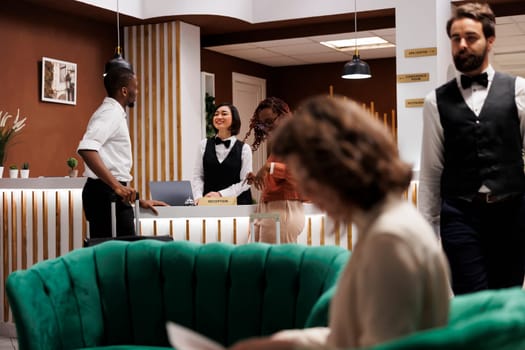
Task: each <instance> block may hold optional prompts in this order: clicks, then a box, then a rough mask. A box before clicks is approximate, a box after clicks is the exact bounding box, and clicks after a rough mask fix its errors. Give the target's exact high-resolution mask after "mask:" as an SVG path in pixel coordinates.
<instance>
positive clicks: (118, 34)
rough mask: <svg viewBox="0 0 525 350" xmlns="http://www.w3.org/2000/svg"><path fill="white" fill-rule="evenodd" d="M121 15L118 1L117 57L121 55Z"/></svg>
mask: <svg viewBox="0 0 525 350" xmlns="http://www.w3.org/2000/svg"><path fill="white" fill-rule="evenodd" d="M119 13H120V9H119V4H118V0H117V55H120V54H121V52H120V21H119Z"/></svg>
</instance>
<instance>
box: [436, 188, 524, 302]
mask: <svg viewBox="0 0 525 350" xmlns="http://www.w3.org/2000/svg"><path fill="white" fill-rule="evenodd" d="M441 241H442V244H443V249H444V251H445V253H446V255H447V257H448V260H449V263H450V269H451V272H452V290H453V291H454V294H456V295H457V294H465V293H471V292H475V291H479V290H484V289H499V288H507V287H512V286H521V285H522V284H523V277H524V274H525V196H523V195H520V196H515V197H512V198H510V199H506V200H503V201H501V202H497V203H484V202H482V201H476V200H474V201H466V200H462V199H444V200H443V203H442V207H441Z"/></svg>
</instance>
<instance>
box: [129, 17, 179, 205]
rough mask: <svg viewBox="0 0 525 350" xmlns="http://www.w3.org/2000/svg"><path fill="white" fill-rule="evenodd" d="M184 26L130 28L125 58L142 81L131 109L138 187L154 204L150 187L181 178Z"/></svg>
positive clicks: (174, 23)
mask: <svg viewBox="0 0 525 350" xmlns="http://www.w3.org/2000/svg"><path fill="white" fill-rule="evenodd" d="M177 23H178V22H168V23H161V24H150V25H142V26H133V27H126V28H124V37H125V42H126V46H125V48H124V49H125V50H124V57H125V58H126V59H127V60H128V61H130V63H131V64H132V65H133V67H134V70H135V74H136V75H137V78H138V80H139V95H138V97H137V103H136V105H135V107H134V108H129V109H128V114H129V126H130V136H131V142H132V144H133V153H134V154H133V158H134V165H133V169H132V174H133V178H134V180H133V186H134V187H135V188H136V189H137V190H138V191H139V192H140V193H141V195H142V197H143V198H149V195H150V193H149V182H150V181H165V180H176V179H180V178H181V174H182V173H181V171H182V167H181V164H180V160H181V154H182V150H181V142H180V140H181V130H180V125H181V120H180V119H181V115H180V114H181V112H180V111H181V108H180V104H178V102H177V101H180V93H181V92H180V82H179V76H180V62H179V61H180V37H179V25H178V24H177Z"/></svg>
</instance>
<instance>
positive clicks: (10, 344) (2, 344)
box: [0, 337, 18, 350]
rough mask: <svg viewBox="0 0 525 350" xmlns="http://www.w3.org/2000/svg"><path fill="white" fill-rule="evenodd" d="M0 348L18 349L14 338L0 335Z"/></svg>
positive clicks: (4, 349) (0, 349)
mask: <svg viewBox="0 0 525 350" xmlns="http://www.w3.org/2000/svg"><path fill="white" fill-rule="evenodd" d="M0 350H18V342H17V341H16V338H6V337H0Z"/></svg>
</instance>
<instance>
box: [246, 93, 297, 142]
mask: <svg viewBox="0 0 525 350" xmlns="http://www.w3.org/2000/svg"><path fill="white" fill-rule="evenodd" d="M266 108H271V109H272V112H273V113H275V115H276V116H277V118H276V119H279V118H283V117H286V116H289V115H290V114H291V111H290V107H288V104H286V102H284V101H283V100H281V99H280V98H277V97H268V98H266V99H264V100H262V101H261V102H260V103H259V105H258V106H257V108H256V109H255V112H253V115H252V117H251V119H250V129H249V130H248V132H247V133H246V136H244V140H243V141H244V142H246V139H247V138H248V137H249V136H250V134H251V132H252V130H253V132H254V141H253V144H252V150H253V151H257V149H258V148H259V146H260V144H261V143H262V142H263V141H264V140H266V138H267V137H268V133H267V131H266V130H263V129H261V128H259V127H258V126H257V123H259V122H260V121H259V113H261V111H262V110H264V109H266Z"/></svg>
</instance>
